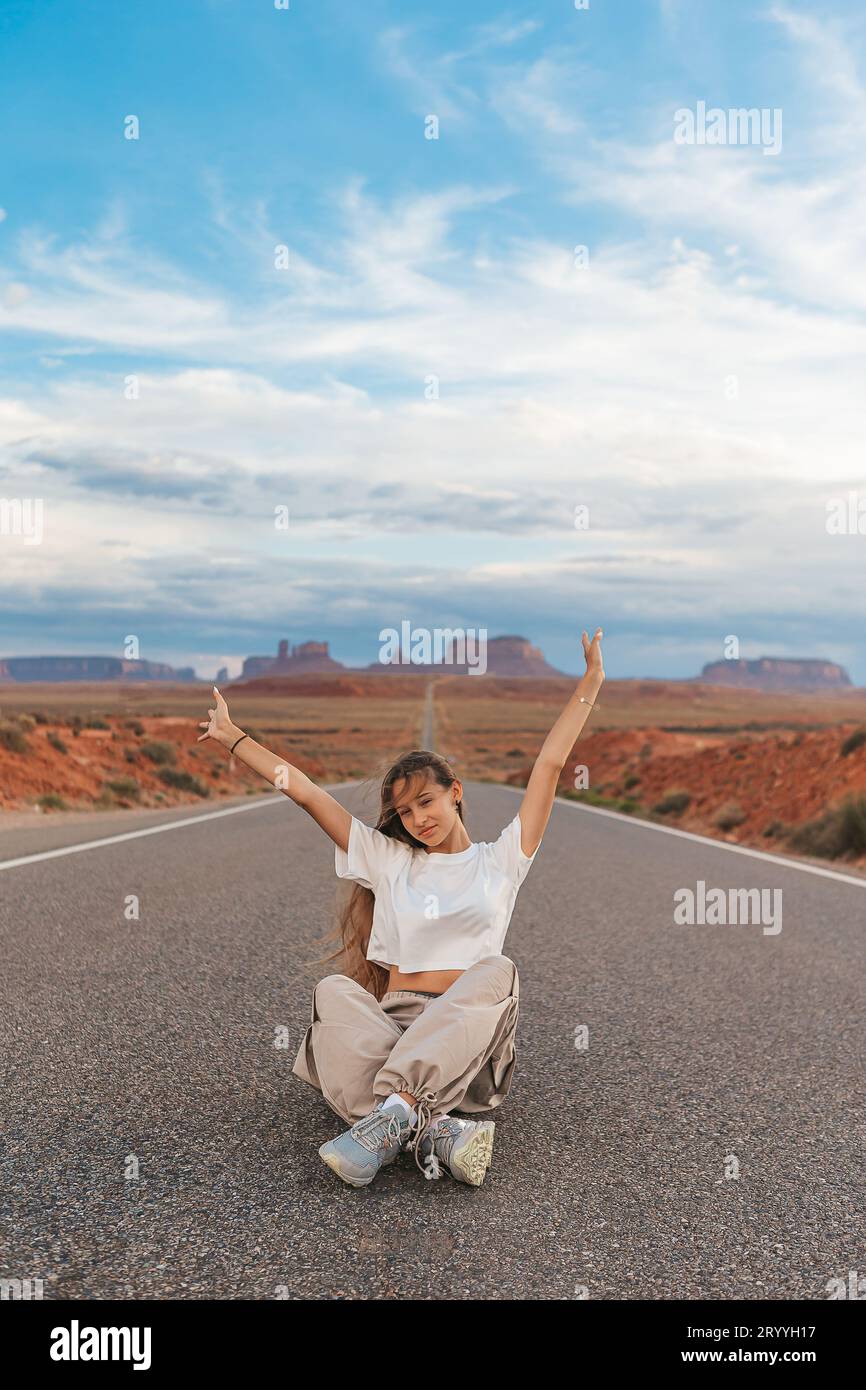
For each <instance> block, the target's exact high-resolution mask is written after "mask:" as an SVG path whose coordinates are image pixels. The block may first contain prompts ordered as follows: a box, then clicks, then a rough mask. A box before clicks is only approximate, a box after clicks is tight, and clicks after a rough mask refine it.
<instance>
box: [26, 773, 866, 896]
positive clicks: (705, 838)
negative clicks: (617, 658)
mask: <svg viewBox="0 0 866 1390" xmlns="http://www.w3.org/2000/svg"><path fill="white" fill-rule="evenodd" d="M483 785H484V786H494V785H499V786H501V787H502V788H503V790H504V791H507V792H518V793H520V795H522V794H523V792H524V791H525V790H526V788H525V787H510V786H506V784H505V783H498V784H496V783H491V782H485V783H484V784H483ZM553 804H554V806H568V807H570V809H571V810H573V811H589V812H590V813H591V814H592V815H594V816H610V817H611V818H612V819H613V820H620V821H625V822H626V824H627V825H639V826H641V827H642V828H643V829H644V830H657V831H659V832H660V833H661V834H662V835H679V836H680V838H681V839H683V840H697V842H698V844H700V845H712V847H713V849H726V850H728V852H729V853H730V854H747V855H749V857H750V858H751V859H767V860H768V861H769V862H770V863H771V864H781V866H782V868H784V869H798V870H799V872H800V873H801V874H816V875H817V876H818V877H819V878H834V879H836V880H837V881H838V882H839V883H853V884H854V887H855V888H866V878H854V877H853V875H851V874H841V873H839V871H838V870H837V869H819V868H818V866H817V865H816V864H801V863H799V861H798V860H796V859H785V858H784V857H783V856H782V855H780V854H767V853H766V851H764V850H762V849H748V848H747V846H745V845H728V844H726V843H725V842H724V840H714V839H712V837H711V836H709V835H696V834H695V833H694V831H692V830H675V829H674V827H673V826H672V825H656V823H655V821H651V820H641V819H640V817H638V816H627V815H626V814H625V812H624V811H606V810H605V809H604V807H602V806H587V805H585V804H584V803H582V802H580V801H567V800H566V799H565V798H564V797H561V796H558V797H557V798H556V800H555V801H554V803H553ZM0 868H2V865H0Z"/></svg>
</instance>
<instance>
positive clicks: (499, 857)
mask: <svg viewBox="0 0 866 1390" xmlns="http://www.w3.org/2000/svg"><path fill="white" fill-rule="evenodd" d="M539 849H540V845H539V846H536V849H535V853H534V854H524V853H523V850H522V849H521V847H520V816H519V815H516V816H515V817H514V820H513V821H509V823H508V825H506V827H505V829H504V830H503V832H502V834H501V835H500V836H499V839H498V840H493V841H491V844H490V851H491V853H492V855H493V859H494V862H495V863H496V864H497V865H498V867H499V868H500V870H501V872H502V873H503V874H505V876H506V878H508V879H510V880H511V882H512V883H514V884H515V885H516V886H517V887H518V888H519V887H520V885H521V883H522V882H523V880H524V879H525V878H526V875H527V874H528V873H529V870H530V868H531V867H532V865H533V863H534V862H535V855H536V854H537V853H538V850H539Z"/></svg>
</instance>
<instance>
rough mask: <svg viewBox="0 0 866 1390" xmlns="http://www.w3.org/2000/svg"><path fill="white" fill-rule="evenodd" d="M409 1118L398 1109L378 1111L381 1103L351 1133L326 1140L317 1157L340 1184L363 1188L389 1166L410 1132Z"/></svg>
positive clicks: (389, 1107)
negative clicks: (340, 1181)
mask: <svg viewBox="0 0 866 1390" xmlns="http://www.w3.org/2000/svg"><path fill="white" fill-rule="evenodd" d="M411 1128H412V1126H411V1122H410V1119H409V1116H408V1115H407V1114H406V1112H405V1111H404V1110H403V1108H402V1107H401V1106H399V1105H389V1106H388V1108H387V1110H383V1109H382V1105H381V1102H380V1103H379V1105H377V1106H376V1108H375V1110H371V1111H370V1114H369V1115H365V1116H364V1118H363V1119H361V1120H356V1121H355V1123H354V1124H353V1125H352V1128H351V1129H347V1130H346V1132H345V1133H344V1134H340V1135H338V1136H337V1138H336V1139H329V1140H328V1142H327V1143H326V1144H323V1145H322V1147H321V1148H320V1149H319V1154H320V1155H321V1157H322V1159H323V1160H324V1162H325V1163H327V1165H328V1167H329V1168H333V1170H334V1172H335V1173H336V1174H337V1176H338V1177H340V1178H342V1179H343V1182H347V1183H350V1184H351V1186H352V1187H366V1186H367V1185H368V1183H371V1182H372V1181H373V1179H374V1178H375V1176H376V1174H377V1173H378V1171H379V1169H380V1168H384V1167H385V1165H386V1164H388V1163H393V1162H394V1159H395V1158H396V1157H397V1155H398V1154H399V1153H400V1151H401V1149H402V1148H403V1145H404V1143H405V1142H406V1139H407V1138H408V1136H409V1133H410V1131H411Z"/></svg>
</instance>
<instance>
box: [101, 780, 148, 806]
mask: <svg viewBox="0 0 866 1390" xmlns="http://www.w3.org/2000/svg"><path fill="white" fill-rule="evenodd" d="M105 786H106V787H107V788H108V790H109V791H110V792H114V795H115V796H124V797H131V798H132V799H134V800H136V801H137V800H138V798H139V797H140V796H141V787H140V786H139V785H138V783H137V782H136V780H135V778H134V777H115V778H113V779H112V780H111V781H109V782H106V783H105Z"/></svg>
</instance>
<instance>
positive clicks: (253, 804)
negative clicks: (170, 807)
mask: <svg viewBox="0 0 866 1390" xmlns="http://www.w3.org/2000/svg"><path fill="white" fill-rule="evenodd" d="M354 786H357V783H356V782H334V783H331V784H330V785H329V786H327V787H326V788H325V790H326V791H340V789H341V788H343V787H354ZM289 799H290V798H289V797H287V796H285V795H284V794H283V793H282V792H276V793H275V795H274V796H268V797H263V798H262V799H261V800H260V801H248V802H245V803H244V804H243V806H226V807H225V809H224V810H222V811H206V812H205V813H204V814H203V815H201V816H187V817H186V819H185V820H172V821H168V822H167V823H166V824H165V825H151V826H148V827H147V829H145V830H127V831H124V833H123V834H122V835H106V836H105V838H104V839H102V840H83V841H82V842H81V844H78V845H62V846H61V847H60V849H46V850H42V851H41V852H40V853H39V854H24V855H22V856H21V858H20V859H4V860H0V870H3V869H17V868H20V866H21V865H22V864H36V863H38V862H39V860H40V859H58V858H60V856H61V855H64V854H80V853H81V852H82V851H83V850H86V849H101V848H102V846H103V845H117V844H119V843H120V841H121V840H138V839H140V838H141V837H142V836H144V835H160V834H162V832H163V831H164V830H179V829H181V828H182V827H183V826H185V825H200V824H201V822H202V821H206V820H217V819H218V818H219V817H220V816H235V815H237V814H238V813H239V812H240V811H255V810H257V809H258V808H259V807H260V806H276V805H278V803H279V802H282V801H288V800H289Z"/></svg>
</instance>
